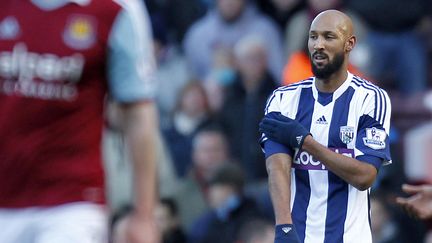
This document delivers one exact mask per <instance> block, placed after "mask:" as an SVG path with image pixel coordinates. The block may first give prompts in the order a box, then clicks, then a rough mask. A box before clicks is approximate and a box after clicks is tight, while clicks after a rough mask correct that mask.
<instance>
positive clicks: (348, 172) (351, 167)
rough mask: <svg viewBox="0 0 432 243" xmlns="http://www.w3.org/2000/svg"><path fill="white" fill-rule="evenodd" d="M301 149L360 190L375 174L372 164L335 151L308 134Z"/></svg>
mask: <svg viewBox="0 0 432 243" xmlns="http://www.w3.org/2000/svg"><path fill="white" fill-rule="evenodd" d="M302 149H303V150H305V151H307V152H308V153H309V154H311V155H312V156H313V157H314V158H315V159H317V160H319V161H321V162H322V163H323V164H324V165H325V166H326V167H327V168H328V169H329V170H330V171H332V172H333V173H335V174H336V175H337V176H339V177H340V178H342V179H343V180H344V181H346V182H348V183H349V184H351V185H352V186H354V187H355V188H357V189H359V190H361V191H363V190H366V189H368V188H369V187H371V186H372V184H373V182H374V181H375V178H376V176H377V169H376V168H375V167H374V166H373V165H371V164H368V163H365V162H363V161H360V160H358V159H355V158H350V157H347V156H344V155H341V154H338V153H335V152H333V151H331V150H329V149H328V148H327V147H325V146H323V145H322V144H320V143H318V142H317V141H316V140H314V139H313V137H312V136H310V135H309V136H307V137H306V139H305V140H304V143H303V147H302Z"/></svg>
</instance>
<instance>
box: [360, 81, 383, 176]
mask: <svg viewBox="0 0 432 243" xmlns="http://www.w3.org/2000/svg"><path fill="white" fill-rule="evenodd" d="M363 111H364V112H363V114H362V115H361V117H360V119H359V123H358V124H359V125H358V130H357V139H356V149H355V156H356V158H357V159H359V160H361V161H364V162H366V163H370V164H372V165H374V166H375V167H376V168H377V169H378V168H379V167H380V166H381V165H387V164H390V163H391V156H390V145H389V132H390V116H391V103H390V99H389V97H388V95H387V93H386V92H385V91H384V90H382V89H377V90H376V92H375V95H372V96H371V97H370V99H369V100H368V101H367V102H366V103H365V107H364V109H363Z"/></svg>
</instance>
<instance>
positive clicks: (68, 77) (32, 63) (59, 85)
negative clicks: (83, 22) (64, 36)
mask: <svg viewBox="0 0 432 243" xmlns="http://www.w3.org/2000/svg"><path fill="white" fill-rule="evenodd" d="M84 62H85V60H84V57H83V56H82V55H81V54H79V53H76V54H73V55H71V56H64V57H59V56H57V55H55V54H51V53H42V54H40V53H35V52H30V51H29V50H28V49H27V46H26V45H25V44H24V43H18V44H16V45H15V46H14V48H13V50H12V51H0V93H3V94H6V95H19V96H25V97H33V98H40V99H50V100H51V99H56V100H73V99H74V98H75V97H76V96H77V93H78V90H77V87H76V84H77V82H79V80H80V79H81V75H82V72H83V69H84Z"/></svg>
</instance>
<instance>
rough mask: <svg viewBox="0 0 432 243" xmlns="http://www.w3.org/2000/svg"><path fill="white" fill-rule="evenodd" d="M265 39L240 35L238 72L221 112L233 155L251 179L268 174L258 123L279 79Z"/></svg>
mask: <svg viewBox="0 0 432 243" xmlns="http://www.w3.org/2000/svg"><path fill="white" fill-rule="evenodd" d="M267 54H268V53H267V49H266V46H265V41H264V39H263V38H262V37H260V36H257V35H248V36H245V37H243V38H242V39H240V40H239V41H238V42H237V44H236V45H235V47H234V59H235V63H236V67H237V69H238V72H237V74H236V76H235V77H236V78H235V81H234V82H233V83H232V84H231V85H229V86H228V87H227V90H226V91H227V93H226V98H225V102H224V104H223V107H222V109H221V111H220V113H219V117H220V120H221V123H222V124H223V125H224V126H225V127H226V130H227V133H228V134H230V136H229V138H228V139H229V144H230V148H231V152H232V155H233V157H234V158H235V159H236V160H238V161H239V162H240V164H241V166H242V167H243V169H244V170H245V173H246V178H247V180H248V181H255V180H259V179H265V178H267V174H266V169H265V160H264V155H263V153H262V151H261V149H260V147H259V144H258V143H253V142H251V141H258V140H259V138H260V133H259V131H258V124H259V121H260V120H261V117H262V114H263V112H264V106H265V102H266V100H267V98H268V97H269V95H270V94H271V93H272V91H273V90H274V89H275V88H276V81H275V80H274V79H273V77H272V75H271V74H270V72H269V68H268V65H267Z"/></svg>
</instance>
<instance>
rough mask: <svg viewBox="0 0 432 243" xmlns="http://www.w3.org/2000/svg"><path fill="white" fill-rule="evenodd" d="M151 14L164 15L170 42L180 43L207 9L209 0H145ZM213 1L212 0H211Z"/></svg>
mask: <svg viewBox="0 0 432 243" xmlns="http://www.w3.org/2000/svg"><path fill="white" fill-rule="evenodd" d="M143 1H144V2H145V3H146V4H147V6H148V10H149V12H150V15H153V14H157V15H163V18H164V19H165V20H166V24H167V30H166V34H167V36H168V38H169V42H170V44H173V45H176V46H177V45H179V44H180V43H182V41H183V37H184V35H185V33H186V31H187V29H188V28H189V27H190V25H192V24H193V23H194V22H195V21H196V20H198V19H199V18H201V17H202V16H203V15H204V14H205V13H206V11H207V8H208V3H206V2H205V1H208V0H169V1H167V0H143ZM210 1H212V0H210Z"/></svg>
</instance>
